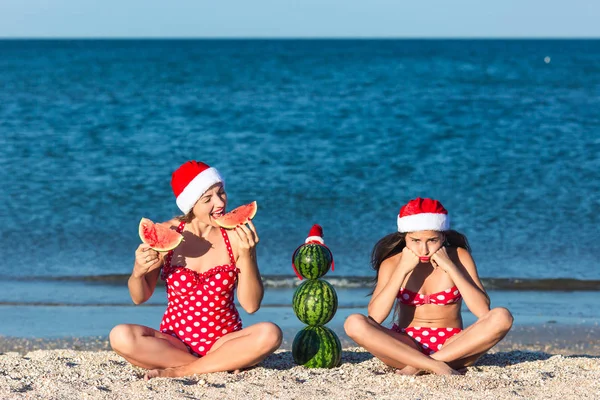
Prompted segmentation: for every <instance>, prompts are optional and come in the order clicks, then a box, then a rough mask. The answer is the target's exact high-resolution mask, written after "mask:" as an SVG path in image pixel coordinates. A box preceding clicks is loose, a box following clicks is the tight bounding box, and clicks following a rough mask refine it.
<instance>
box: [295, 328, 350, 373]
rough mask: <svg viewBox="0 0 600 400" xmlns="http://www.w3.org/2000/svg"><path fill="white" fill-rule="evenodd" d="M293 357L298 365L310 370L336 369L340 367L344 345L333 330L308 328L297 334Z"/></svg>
mask: <svg viewBox="0 0 600 400" xmlns="http://www.w3.org/2000/svg"><path fill="white" fill-rule="evenodd" d="M292 356H293V357H294V362H295V363H296V364H298V365H304V366H305V367H308V368H334V367H337V366H338V365H340V360H341V357H342V345H341V343H340V339H338V337H337V336H336V334H335V333H334V332H333V331H332V330H331V329H329V328H327V327H325V326H307V327H306V328H304V329H302V330H301V331H300V332H298V333H297V334H296V337H295V338H294V343H293V344H292Z"/></svg>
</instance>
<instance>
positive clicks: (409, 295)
mask: <svg viewBox="0 0 600 400" xmlns="http://www.w3.org/2000/svg"><path fill="white" fill-rule="evenodd" d="M397 298H398V301H400V302H401V303H402V304H406V305H409V306H414V307H419V306H422V305H425V304H436V305H438V306H446V305H449V304H453V303H457V302H459V301H460V299H461V298H462V296H461V294H460V292H459V291H458V288H457V287H456V286H452V287H451V288H450V289H446V290H444V291H441V292H438V293H433V294H421V293H416V292H413V291H411V290H408V289H406V288H400V291H399V292H398V296H397ZM391 329H392V330H393V331H396V332H402V333H406V334H407V335H408V336H410V337H411V338H412V339H413V340H414V341H415V342H416V343H417V345H418V346H419V348H420V349H421V352H422V353H424V354H427V355H431V354H433V353H435V352H436V351H438V350H441V348H442V347H443V346H444V343H446V340H448V339H450V338H451V337H452V336H454V335H456V334H457V333H460V332H461V331H462V329H460V328H445V327H443V328H432V327H422V326H407V327H406V328H400V327H399V326H398V325H396V324H394V325H393V326H392V328H391Z"/></svg>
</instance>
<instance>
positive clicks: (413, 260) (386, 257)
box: [344, 198, 513, 375]
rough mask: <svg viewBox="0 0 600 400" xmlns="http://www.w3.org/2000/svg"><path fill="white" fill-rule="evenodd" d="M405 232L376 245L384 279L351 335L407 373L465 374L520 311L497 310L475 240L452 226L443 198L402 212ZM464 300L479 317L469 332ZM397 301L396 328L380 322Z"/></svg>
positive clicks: (417, 202)
mask: <svg viewBox="0 0 600 400" xmlns="http://www.w3.org/2000/svg"><path fill="white" fill-rule="evenodd" d="M397 220H398V232H396V233H392V234H390V235H388V236H386V237H384V238H383V239H381V240H380V241H379V242H378V243H377V244H376V245H375V248H374V249H373V254H372V262H373V267H374V269H375V270H376V271H377V284H376V286H375V290H374V291H373V295H372V297H371V301H370V302H369V307H368V310H369V316H364V315H360V314H353V315H350V316H349V317H348V318H347V320H346V322H345V325H344V328H345V330H346V333H347V334H348V336H350V337H351V338H352V339H353V340H354V341H355V342H356V343H358V344H359V345H360V346H362V347H364V348H365V349H367V350H368V351H369V352H371V353H372V354H373V355H374V356H375V357H377V358H379V359H380V360H381V361H383V362H384V363H386V364H387V365H389V366H391V367H393V368H397V369H398V370H397V372H398V373H400V374H410V375H412V374H416V373H419V372H421V371H430V372H433V373H436V374H447V375H448V374H458V372H457V371H456V370H457V369H461V368H464V367H466V366H469V365H472V364H473V363H474V362H475V361H476V360H477V359H478V358H479V357H480V356H481V355H483V354H484V353H485V352H486V351H488V350H489V349H491V348H492V347H493V346H494V345H496V343H498V342H499V341H500V340H502V338H503V337H504V336H505V335H506V334H507V333H508V331H509V330H510V328H511V326H512V321H513V318H512V315H511V314H510V312H509V311H508V310H507V309H505V308H494V309H491V310H490V299H489V297H488V295H487V293H486V292H485V289H484V288H483V285H482V284H481V281H480V280H479V276H478V274H477V268H476V267H475V262H474V261H473V258H472V257H471V254H470V249H469V245H468V242H467V239H466V237H465V236H463V235H462V234H460V233H458V232H456V231H452V230H450V223H449V219H448V212H447V211H446V209H445V208H444V207H443V206H442V204H441V203H440V202H439V201H437V200H432V199H421V198H417V199H414V200H411V201H410V202H408V204H406V205H405V206H403V207H402V208H401V209H400V213H399V215H398V219H397ZM463 300H464V302H465V304H466V306H467V307H468V308H469V310H470V311H471V312H472V313H473V314H474V315H475V316H476V317H477V318H478V319H477V321H476V322H475V323H474V324H473V325H471V326H469V327H468V328H466V329H464V330H463V323H462V318H461V314H460V309H461V303H462V301H463ZM394 303H396V307H395V312H394V322H395V323H394V325H393V326H392V327H391V328H386V327H383V326H382V325H380V324H381V323H382V322H383V321H384V320H385V319H386V318H387V317H388V315H389V313H390V311H391V309H392V307H393V305H394Z"/></svg>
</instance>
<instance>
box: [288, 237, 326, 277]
mask: <svg viewBox="0 0 600 400" xmlns="http://www.w3.org/2000/svg"><path fill="white" fill-rule="evenodd" d="M331 260H332V256H331V251H329V249H328V248H327V247H325V246H321V245H320V244H318V243H309V244H305V245H303V246H302V247H300V248H299V249H298V250H297V251H296V254H295V255H294V265H295V266H296V269H297V270H298V273H299V274H300V275H302V276H303V277H304V278H306V279H318V278H320V277H322V276H323V275H325V274H326V273H327V271H329V267H330V266H331Z"/></svg>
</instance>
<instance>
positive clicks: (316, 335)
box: [292, 225, 342, 368]
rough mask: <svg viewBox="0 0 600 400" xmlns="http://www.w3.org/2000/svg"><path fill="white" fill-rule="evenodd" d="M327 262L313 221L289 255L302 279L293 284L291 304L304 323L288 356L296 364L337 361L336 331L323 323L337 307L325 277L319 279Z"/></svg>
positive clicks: (320, 232) (313, 365) (318, 364)
mask: <svg viewBox="0 0 600 400" xmlns="http://www.w3.org/2000/svg"><path fill="white" fill-rule="evenodd" d="M330 266H331V270H332V271H333V268H334V262H333V255H332V254H331V251H330V250H329V248H328V247H327V246H325V242H324V240H323V229H322V228H321V227H320V226H319V225H313V227H312V228H311V230H310V232H309V234H308V237H307V238H306V241H305V243H304V244H303V245H301V246H300V247H298V248H297V249H296V251H294V254H293V255H292V267H293V268H294V271H295V272H296V275H297V276H298V278H300V280H302V278H306V280H305V281H304V282H302V283H301V284H300V286H298V287H297V288H296V291H295V292H294V298H293V299H292V307H293V309H294V313H295V314H296V317H298V319H299V320H300V321H302V322H303V323H305V324H306V325H308V326H306V327H305V328H304V329H302V330H301V331H299V332H298V333H297V334H296V337H295V338H294V342H293V344H292V356H293V358H294V362H295V363H296V364H298V365H304V366H306V367H309V368H333V367H337V366H338V365H339V363H340V359H341V355H342V345H341V343H340V340H339V338H338V337H337V335H336V334H335V333H334V332H333V331H332V330H331V329H329V328H327V327H326V326H324V325H325V324H326V323H327V322H329V321H330V320H331V319H332V318H333V316H334V315H335V312H336V311H337V304H338V300H337V294H336V292H335V289H334V288H333V286H331V284H330V283H329V282H327V281H326V280H323V279H320V278H321V277H322V276H324V275H325V274H326V273H327V272H328V271H329V267H330Z"/></svg>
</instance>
